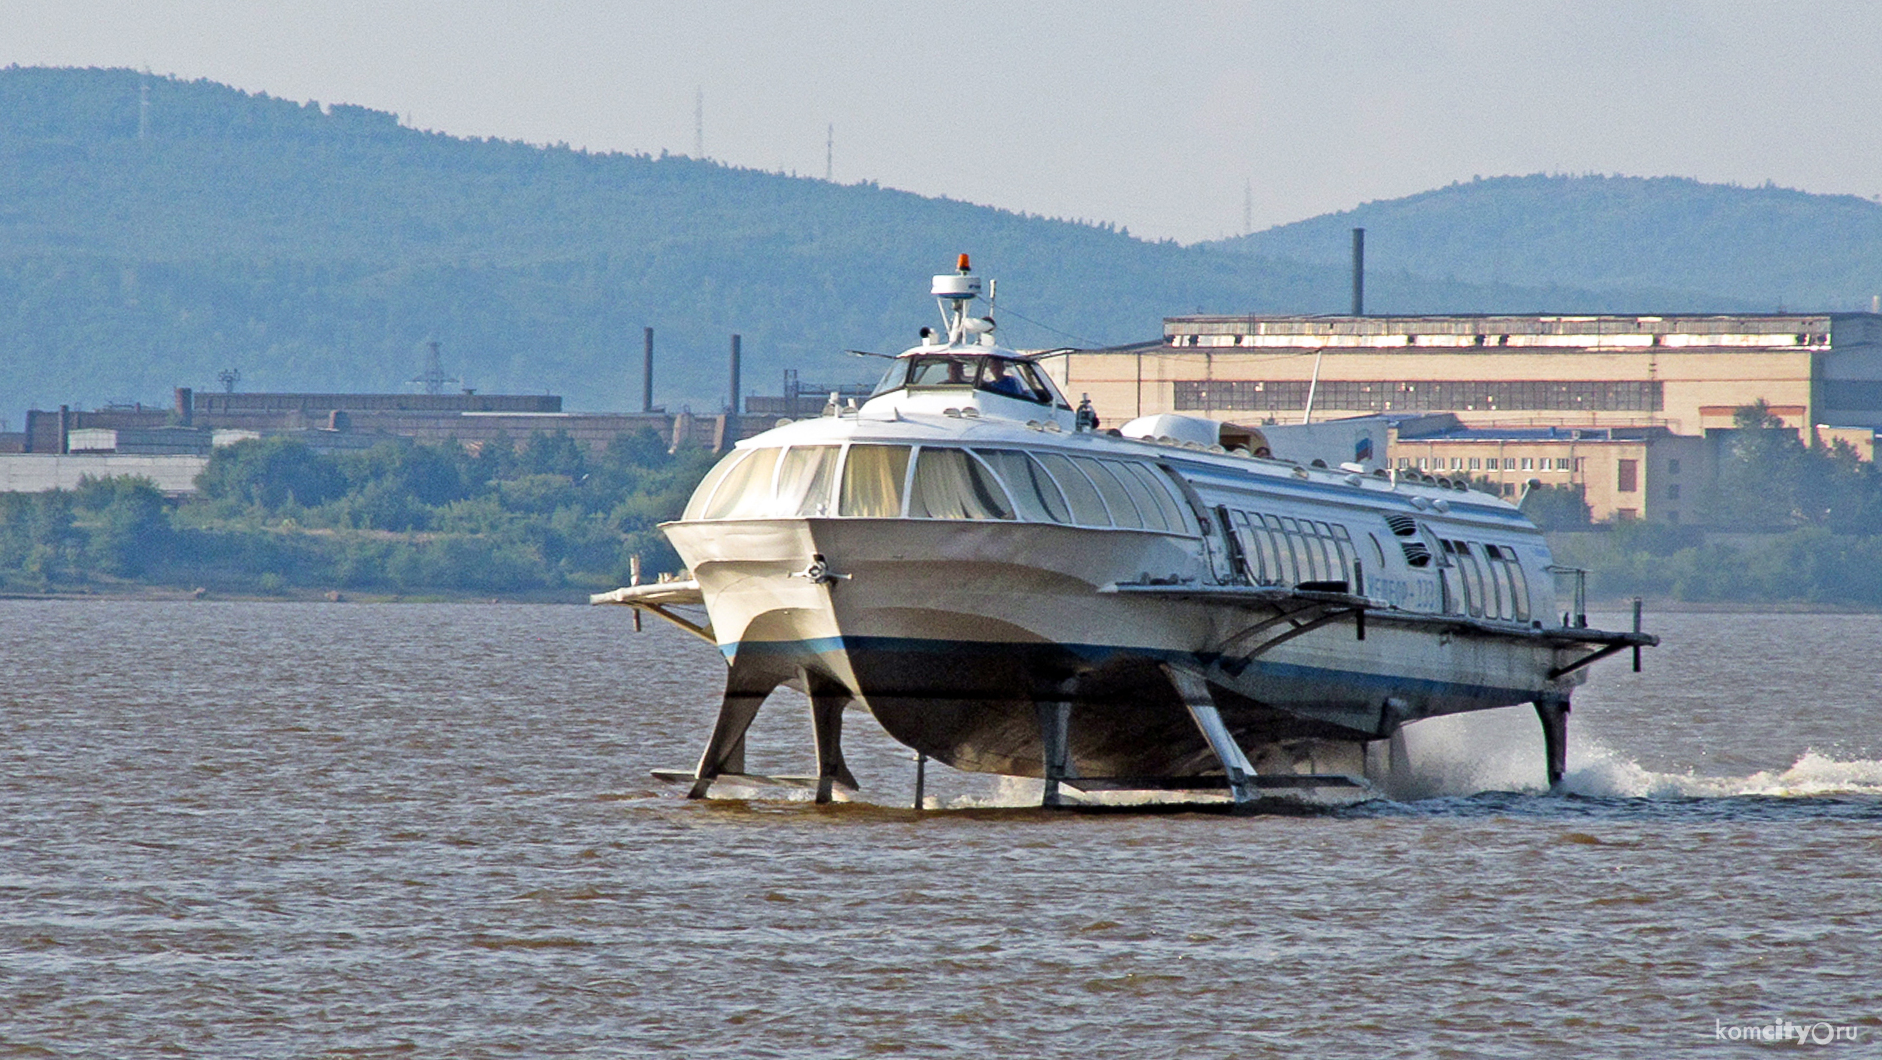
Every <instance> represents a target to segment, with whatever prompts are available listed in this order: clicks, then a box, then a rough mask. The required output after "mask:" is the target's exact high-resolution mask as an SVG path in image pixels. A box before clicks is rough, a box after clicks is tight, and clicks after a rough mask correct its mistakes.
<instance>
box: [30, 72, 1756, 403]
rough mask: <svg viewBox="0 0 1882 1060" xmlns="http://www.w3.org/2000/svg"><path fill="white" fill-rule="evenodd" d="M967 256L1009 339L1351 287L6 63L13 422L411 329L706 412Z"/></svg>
mask: <svg viewBox="0 0 1882 1060" xmlns="http://www.w3.org/2000/svg"><path fill="white" fill-rule="evenodd" d="M140 86H144V87H147V88H148V93H149V104H150V105H149V112H148V133H147V135H146V136H144V137H142V138H140V136H139V91H140ZM990 161H991V162H992V163H994V164H997V160H990ZM1389 239H1390V237H1389V236H1387V235H1386V234H1385V233H1384V232H1381V233H1380V236H1379V240H1380V242H1379V245H1380V247H1381V251H1383V250H1384V249H1385V248H1386V247H1389V246H1390V242H1389ZM962 250H966V251H970V252H972V253H973V254H974V255H975V261H976V264H977V266H978V267H979V270H980V271H981V272H982V273H984V274H985V275H988V276H992V277H997V278H998V280H999V284H1000V286H999V291H1000V295H1001V303H1002V305H1003V306H1005V307H1006V310H1007V311H1006V312H1004V313H1002V314H1000V315H1001V317H1002V328H1003V333H1004V334H1005V335H1006V337H1007V338H1008V340H1009V341H1012V342H1014V343H1015V344H1018V345H1025V346H1049V345H1061V344H1065V343H1067V342H1071V341H1085V342H1127V341H1135V340H1140V339H1144V338H1149V337H1153V336H1155V335H1156V334H1157V333H1158V327H1159V321H1160V319H1161V318H1162V317H1163V316H1165V315H1167V314H1172V313H1184V312H1195V311H1210V312H1246V311H1295V312H1328V311H1339V310H1341V309H1342V308H1343V307H1344V305H1345V301H1346V297H1347V293H1346V292H1347V287H1346V274H1345V270H1344V266H1343V265H1341V264H1306V265H1302V264H1293V263H1290V262H1285V261H1280V260H1273V259H1271V258H1269V257H1257V256H1250V255H1246V254H1235V253H1224V252H1223V251H1222V250H1221V249H1220V248H1211V247H1195V248H1186V247H1181V246H1177V245H1175V244H1173V243H1151V242H1145V241H1142V240H1138V239H1133V238H1131V237H1130V236H1129V235H1128V234H1127V233H1124V232H1120V231H1115V230H1113V229H1111V228H1110V227H1109V226H1094V225H1087V224H1074V223H1069V222H1063V221H1055V220H1049V219H1045V218H1039V217H1030V216H1023V215H1019V214H1015V213H1011V212H1008V211H1003V210H997V209H991V208H987V207H981V206H974V205H969V204H966V203H960V202H954V201H949V200H945V199H930V198H923V197H920V196H916V195H912V194H908V193H904V192H897V191H892V190H888V189H884V188H880V187H876V186H874V185H868V184H860V185H838V184H832V183H827V182H824V181H818V180H810V179H802V178H795V177H786V176H782V175H777V174H770V173H764V172H758V171H754V170H745V169H737V168H732V167H727V166H722V165H718V164H715V163H710V162H703V161H697V160H693V159H687V158H679V157H666V156H661V157H651V156H644V155H619V154H616V155H595V154H588V153H584V152H579V151H573V150H569V149H566V148H562V147H546V148H545V147H534V146H529V145H525V144H519V143H511V142H501V141H492V140H474V139H461V138H455V137H450V136H444V135H440V134H434V133H426V132H421V131H417V130H413V129H409V128H405V127H402V126H401V125H400V124H399V123H398V122H397V120H396V119H395V118H394V116H393V115H390V114H383V113H379V112H375V111H370V110H366V109H363V108H359V107H351V106H344V105H333V106H330V107H322V106H320V105H318V104H314V103H306V104H297V103H293V102H289V101H285V100H280V99H274V98H270V97H268V96H265V95H249V94H247V93H243V92H240V91H237V90H235V89H232V88H229V87H226V86H223V85H218V84H215V83H212V82H207V81H195V82H184V81H178V80H174V79H166V78H143V77H140V76H139V75H138V74H136V73H134V72H132V71H127V70H77V69H41V68H18V67H14V68H8V69H5V70H0V366H4V369H5V371H4V372H0V416H6V417H10V418H16V417H17V416H18V411H17V410H19V409H21V408H24V407H25V406H27V405H28V404H34V405H37V406H39V407H51V406H54V405H57V404H60V403H70V404H73V405H77V406H92V405H96V404H100V403H103V402H106V401H111V400H119V399H134V400H144V401H163V400H166V395H167V394H168V392H169V388H170V387H172V386H175V385H192V386H196V387H199V388H200V387H213V386H214V385H215V383H214V379H215V375H216V373H217V371H218V370H220V369H222V368H225V367H234V368H238V369H239V370H240V371H241V373H242V385H243V386H244V388H246V389H270V390H301V389H305V390H326V389H339V390H399V389H405V385H404V381H405V380H407V379H409V378H411V377H412V376H413V375H415V374H417V372H418V370H419V368H420V365H421V355H420V352H419V344H420V343H421V342H422V341H423V340H425V339H426V338H427V337H435V338H437V339H438V340H440V341H441V342H442V343H443V344H444V349H445V357H446V360H445V366H446V368H447V370H448V371H449V372H451V373H452V374H455V375H459V376H462V377H463V379H464V381H465V382H466V383H467V384H468V385H472V386H475V387H478V388H479V389H482V390H486V391H511V392H517V391H521V392H542V391H553V392H557V393H562V394H565V395H567V396H568V399H569V401H568V407H570V408H624V407H629V406H631V405H633V404H634V403H636V402H637V401H638V396H639V374H638V373H639V349H640V335H641V331H640V329H641V328H642V327H643V326H649V325H650V326H652V327H654V328H655V329H656V330H657V332H658V337H659V344H660V350H661V358H662V363H661V367H660V370H659V377H658V387H657V397H658V398H659V400H662V401H664V402H669V403H673V404H678V403H682V402H690V403H692V404H693V405H694V407H695V408H696V409H701V410H703V409H706V408H711V407H715V406H717V405H719V404H721V403H723V401H724V400H725V383H724V371H725V369H724V362H725V356H724V351H725V347H726V341H727V336H728V335H729V334H730V333H731V332H734V331H737V332H741V333H742V334H743V335H744V336H745V349H746V351H747V359H748V364H747V371H746V376H745V378H746V380H747V386H746V389H747V392H748V393H751V392H775V389H776V387H777V382H776V380H777V375H776V372H777V370H778V369H780V368H784V367H797V368H799V369H800V370H801V371H802V372H803V374H804V377H805V378H806V379H816V380H819V381H822V380H839V379H858V378H863V377H866V376H868V375H871V374H873V373H872V371H871V366H870V365H869V364H868V363H867V362H862V361H858V360H856V359H855V358H846V357H844V356H843V355H842V354H840V353H839V352H837V351H839V350H841V349H842V348H843V347H846V346H851V347H864V348H877V349H885V350H886V349H897V348H900V347H902V346H904V345H907V344H908V343H909V342H910V341H912V339H913V330H914V329H915V328H916V327H918V326H919V325H921V324H924V323H928V322H930V320H931V317H932V315H933V312H934V311H933V308H932V305H931V302H930V300H929V299H928V298H927V297H926V290H927V286H926V285H927V278H928V276H929V275H930V274H931V273H933V272H937V271H943V270H945V269H946V268H947V266H948V265H949V263H951V262H952V260H953V257H954V255H955V254H956V253H957V252H959V251H962ZM1303 256H1312V255H1305V254H1303ZM1328 260H1329V261H1334V262H1337V261H1338V260H1339V259H1338V257H1337V255H1336V256H1334V257H1332V258H1329V259H1328ZM1375 261H1376V262H1378V267H1376V268H1375V269H1374V271H1373V275H1372V277H1371V278H1370V279H1369V285H1368V291H1369V304H1370V306H1371V307H1372V308H1374V309H1376V310H1379V311H1392V310H1405V311H1409V310H1458V311H1462V310H1473V309H1474V310H1489V309H1500V310H1524V309H1559V310H1584V311H1586V310H1596V309H1603V308H1629V309H1632V308H1639V307H1640V306H1642V305H1648V304H1650V305H1653V306H1654V307H1656V308H1668V309H1683V308H1698V307H1702V306H1706V305H1713V304H1718V303H1719V302H1720V300H1719V299H1716V298H1710V299H1709V298H1706V297H1702V296H1681V297H1680V298H1678V299H1673V300H1672V301H1671V302H1668V301H1665V300H1661V301H1656V300H1654V298H1652V297H1647V296H1642V295H1641V294H1640V293H1639V292H1634V291H1627V290H1617V289H1613V288H1609V289H1608V290H1605V291H1604V292H1602V293H1599V294H1588V293H1585V292H1580V291H1575V290H1570V289H1567V288H1556V287H1553V286H1552V281H1550V280H1548V279H1547V278H1546V277H1544V278H1541V279H1537V280H1532V281H1531V286H1529V287H1526V288H1525V287H1512V286H1499V285H1493V284H1484V285H1471V284H1465V283H1456V282H1449V281H1430V280H1426V279H1418V278H1416V277H1415V276H1414V275H1413V273H1414V272H1415V271H1417V270H1416V269H1414V268H1412V265H1413V263H1412V262H1411V261H1409V260H1405V261H1400V260H1397V259H1393V258H1391V257H1389V256H1383V257H1382V258H1375ZM1663 285H1665V286H1697V285H1686V284H1670V283H1666V284H1663ZM1025 318H1030V319H1031V320H1032V321H1036V322H1040V323H1043V324H1044V325H1046V326H1044V327H1041V326H1037V325H1036V324H1034V323H1029V322H1028V321H1027V320H1026V319H1025ZM15 429H17V419H16V421H15Z"/></svg>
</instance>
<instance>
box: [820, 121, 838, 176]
mask: <svg viewBox="0 0 1882 1060" xmlns="http://www.w3.org/2000/svg"><path fill="white" fill-rule="evenodd" d="M835 173H836V123H835V122H832V123H831V124H830V131H829V132H828V133H826V134H825V135H824V138H823V179H824V182H825V183H828V182H830V181H831V180H833V179H835V177H834V176H833V175H834V174H835Z"/></svg>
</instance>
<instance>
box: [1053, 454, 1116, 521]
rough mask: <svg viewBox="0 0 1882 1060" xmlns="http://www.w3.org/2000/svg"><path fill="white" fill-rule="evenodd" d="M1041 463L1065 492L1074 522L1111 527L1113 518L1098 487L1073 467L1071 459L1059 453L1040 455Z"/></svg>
mask: <svg viewBox="0 0 1882 1060" xmlns="http://www.w3.org/2000/svg"><path fill="white" fill-rule="evenodd" d="M1039 462H1040V463H1041V464H1044V465H1045V467H1046V470H1048V471H1050V472H1052V477H1053V478H1054V479H1056V480H1058V483H1059V486H1060V488H1061V489H1063V490H1064V491H1065V500H1066V503H1068V504H1070V505H1071V507H1072V520H1073V521H1074V522H1076V523H1078V524H1079V525H1080V526H1110V525H1111V516H1110V515H1109V514H1108V513H1107V512H1106V511H1105V508H1104V500H1103V499H1102V498H1101V497H1099V496H1098V487H1096V486H1094V485H1092V484H1091V479H1089V478H1087V477H1086V476H1085V473H1084V472H1083V471H1080V470H1078V468H1077V467H1076V466H1074V465H1073V463H1072V460H1071V458H1070V457H1067V456H1061V455H1060V454H1058V453H1040V454H1039Z"/></svg>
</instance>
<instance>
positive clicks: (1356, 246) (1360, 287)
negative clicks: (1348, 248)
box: [1353, 228, 1366, 317]
mask: <svg viewBox="0 0 1882 1060" xmlns="http://www.w3.org/2000/svg"><path fill="white" fill-rule="evenodd" d="M1353 315H1354V316H1356V317H1363V316H1365V315H1366V230H1365V229H1363V228H1355V229H1353Z"/></svg>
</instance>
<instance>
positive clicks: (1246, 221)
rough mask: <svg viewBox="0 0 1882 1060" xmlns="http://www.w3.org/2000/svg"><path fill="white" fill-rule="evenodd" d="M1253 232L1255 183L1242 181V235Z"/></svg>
mask: <svg viewBox="0 0 1882 1060" xmlns="http://www.w3.org/2000/svg"><path fill="white" fill-rule="evenodd" d="M1254 230H1255V182H1254V181H1252V180H1244V181H1242V235H1248V234H1249V233H1251V232H1253V231H1254Z"/></svg>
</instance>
